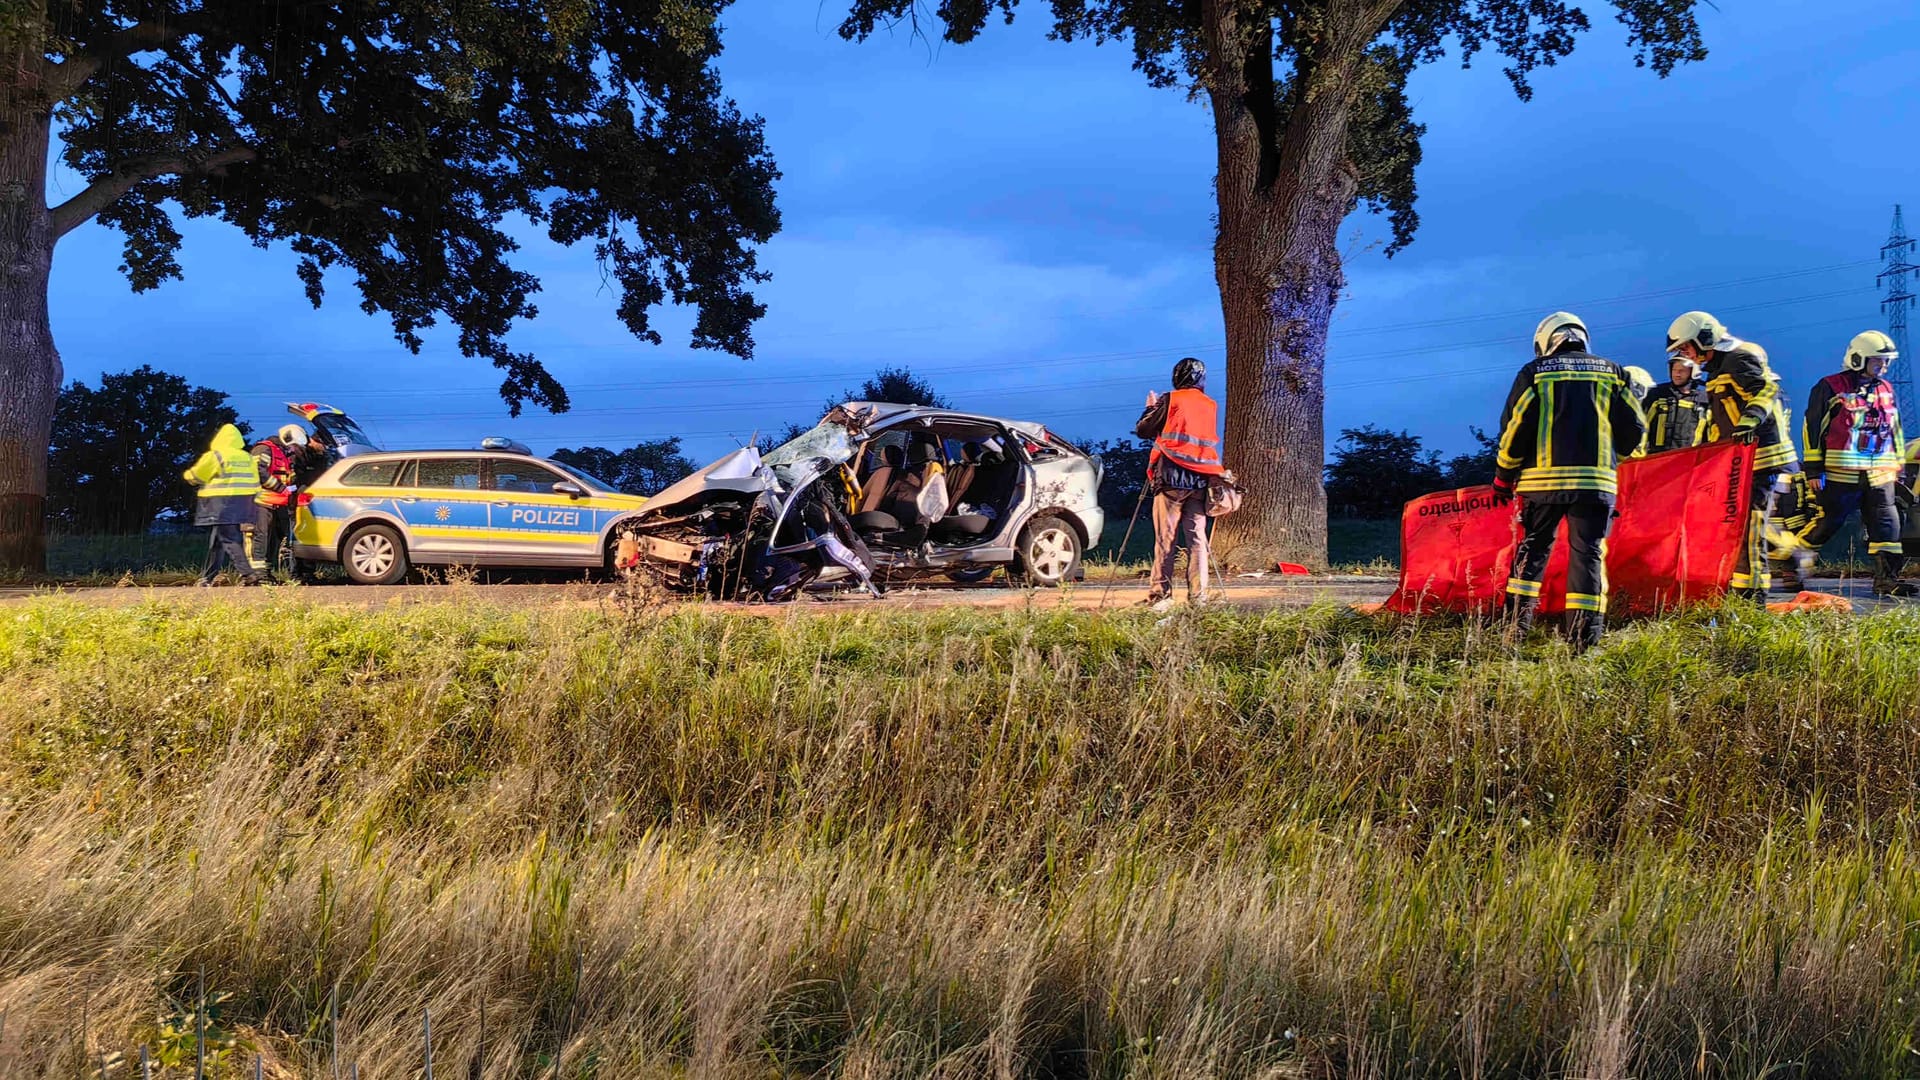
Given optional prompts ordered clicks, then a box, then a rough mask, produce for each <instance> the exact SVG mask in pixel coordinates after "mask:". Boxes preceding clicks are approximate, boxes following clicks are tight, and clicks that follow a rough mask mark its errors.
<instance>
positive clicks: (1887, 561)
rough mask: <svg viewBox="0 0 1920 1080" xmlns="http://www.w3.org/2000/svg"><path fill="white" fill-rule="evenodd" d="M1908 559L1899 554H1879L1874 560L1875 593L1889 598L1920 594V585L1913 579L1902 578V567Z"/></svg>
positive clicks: (1905, 597) (1901, 598)
mask: <svg viewBox="0 0 1920 1080" xmlns="http://www.w3.org/2000/svg"><path fill="white" fill-rule="evenodd" d="M1905 564H1906V559H1905V558H1904V557H1902V556H1899V555H1879V556H1875V558H1874V560H1873V595H1875V596H1884V597H1886V598H1887V599H1889V600H1906V599H1910V598H1912V597H1914V596H1920V587H1915V585H1914V584H1913V582H1911V581H1901V580H1900V568H1901V567H1902V566H1904V565H1905Z"/></svg>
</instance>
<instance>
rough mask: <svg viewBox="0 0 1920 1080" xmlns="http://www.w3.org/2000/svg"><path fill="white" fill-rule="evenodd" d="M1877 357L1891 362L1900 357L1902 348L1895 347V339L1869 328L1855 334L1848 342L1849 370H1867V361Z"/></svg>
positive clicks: (1847, 360)
mask: <svg viewBox="0 0 1920 1080" xmlns="http://www.w3.org/2000/svg"><path fill="white" fill-rule="evenodd" d="M1875 357H1878V358H1880V359H1883V360H1886V361H1887V362H1889V363H1891V362H1893V361H1895V360H1898V359H1900V350H1899V349H1897V348H1895V347H1894V344H1893V339H1892V338H1890V337H1888V336H1887V335H1885V334H1883V333H1881V332H1880V331H1878V330H1869V331H1867V332H1866V333H1864V334H1856V335H1854V339H1853V340H1852V341H1850V342H1848V343H1847V359H1846V364H1847V370H1848V371H1865V370H1867V361H1868V360H1871V359H1873V358H1875Z"/></svg>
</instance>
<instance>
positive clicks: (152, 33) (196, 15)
mask: <svg viewBox="0 0 1920 1080" xmlns="http://www.w3.org/2000/svg"><path fill="white" fill-rule="evenodd" d="M210 18H211V16H208V15H207V14H206V13H205V12H195V11H190V12H182V13H178V14H173V15H170V16H168V17H167V18H165V19H163V20H149V21H145V22H137V23H134V24H133V25H132V26H129V27H127V28H125V29H123V30H117V31H115V32H114V33H111V34H108V35H107V36H106V37H104V38H101V39H100V41H99V42H98V43H97V44H95V45H94V46H92V47H91V48H88V49H85V50H83V51H82V52H80V53H79V54H78V55H76V56H74V57H73V58H72V59H69V60H65V61H62V62H61V63H60V64H59V65H58V66H56V67H54V68H53V71H52V73H51V74H50V76H49V77H48V79H47V84H46V85H47V88H48V89H49V90H50V91H52V92H53V95H54V100H56V101H59V100H64V99H65V98H66V97H67V95H69V94H71V93H73V92H74V91H75V90H78V89H79V88H80V84H81V83H84V82H86V81H87V80H88V79H90V78H92V77H93V76H94V74H95V73H96V72H98V71H99V70H100V69H101V68H103V67H105V66H106V65H107V62H108V61H109V60H117V59H119V58H120V57H123V56H132V55H133V54H134V53H138V52H150V51H152V50H154V49H160V48H165V47H166V46H167V45H168V44H170V43H172V42H173V41H175V40H177V39H179V38H182V37H185V36H186V35H188V34H192V33H195V32H197V31H198V30H199V29H200V28H201V26H202V25H203V24H204V23H206V22H208V21H209V20H210Z"/></svg>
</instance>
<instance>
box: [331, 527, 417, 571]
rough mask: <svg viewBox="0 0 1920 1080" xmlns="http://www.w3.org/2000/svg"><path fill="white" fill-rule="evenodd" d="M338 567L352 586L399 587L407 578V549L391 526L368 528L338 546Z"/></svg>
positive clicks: (355, 533) (357, 532)
mask: <svg viewBox="0 0 1920 1080" xmlns="http://www.w3.org/2000/svg"><path fill="white" fill-rule="evenodd" d="M340 563H341V566H342V567H344V568H345V569H346V571H347V579H348V580H350V581H352V582H353V583H354V584H355V585H398V584H399V583H400V582H401V581H402V580H404V579H405V578H406V576H407V569H408V566H407V545H406V543H405V542H404V541H402V540H401V539H400V534H399V533H397V532H395V531H394V530H393V528H392V527H391V526H387V525H368V526H366V527H364V528H360V529H355V530H354V532H353V535H352V536H349V537H347V542H346V543H345V544H342V545H341V546H340Z"/></svg>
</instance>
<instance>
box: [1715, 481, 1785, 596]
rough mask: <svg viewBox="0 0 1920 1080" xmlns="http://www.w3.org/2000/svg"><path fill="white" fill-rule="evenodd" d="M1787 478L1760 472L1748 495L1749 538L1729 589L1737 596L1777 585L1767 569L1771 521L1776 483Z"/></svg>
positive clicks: (1736, 561)
mask: <svg viewBox="0 0 1920 1080" xmlns="http://www.w3.org/2000/svg"><path fill="white" fill-rule="evenodd" d="M1784 475H1786V474H1785V473H1783V472H1782V471H1781V470H1779V469H1765V470H1760V469H1756V470H1754V473H1753V486H1752V487H1750V488H1749V489H1748V491H1747V537H1746V542H1744V543H1742V544H1741V545H1740V555H1739V557H1738V558H1737V559H1735V560H1734V563H1733V579H1732V580H1731V581H1729V582H1728V583H1727V587H1728V588H1730V589H1733V590H1734V591H1735V592H1741V591H1746V590H1757V591H1761V592H1764V591H1766V590H1767V589H1768V588H1771V587H1772V585H1773V574H1772V573H1771V572H1769V571H1768V569H1767V517H1768V516H1769V515H1771V514H1772V513H1773V499H1774V496H1775V494H1777V493H1776V492H1775V491H1774V483H1775V481H1776V480H1777V479H1778V478H1779V477H1781V476H1784Z"/></svg>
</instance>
